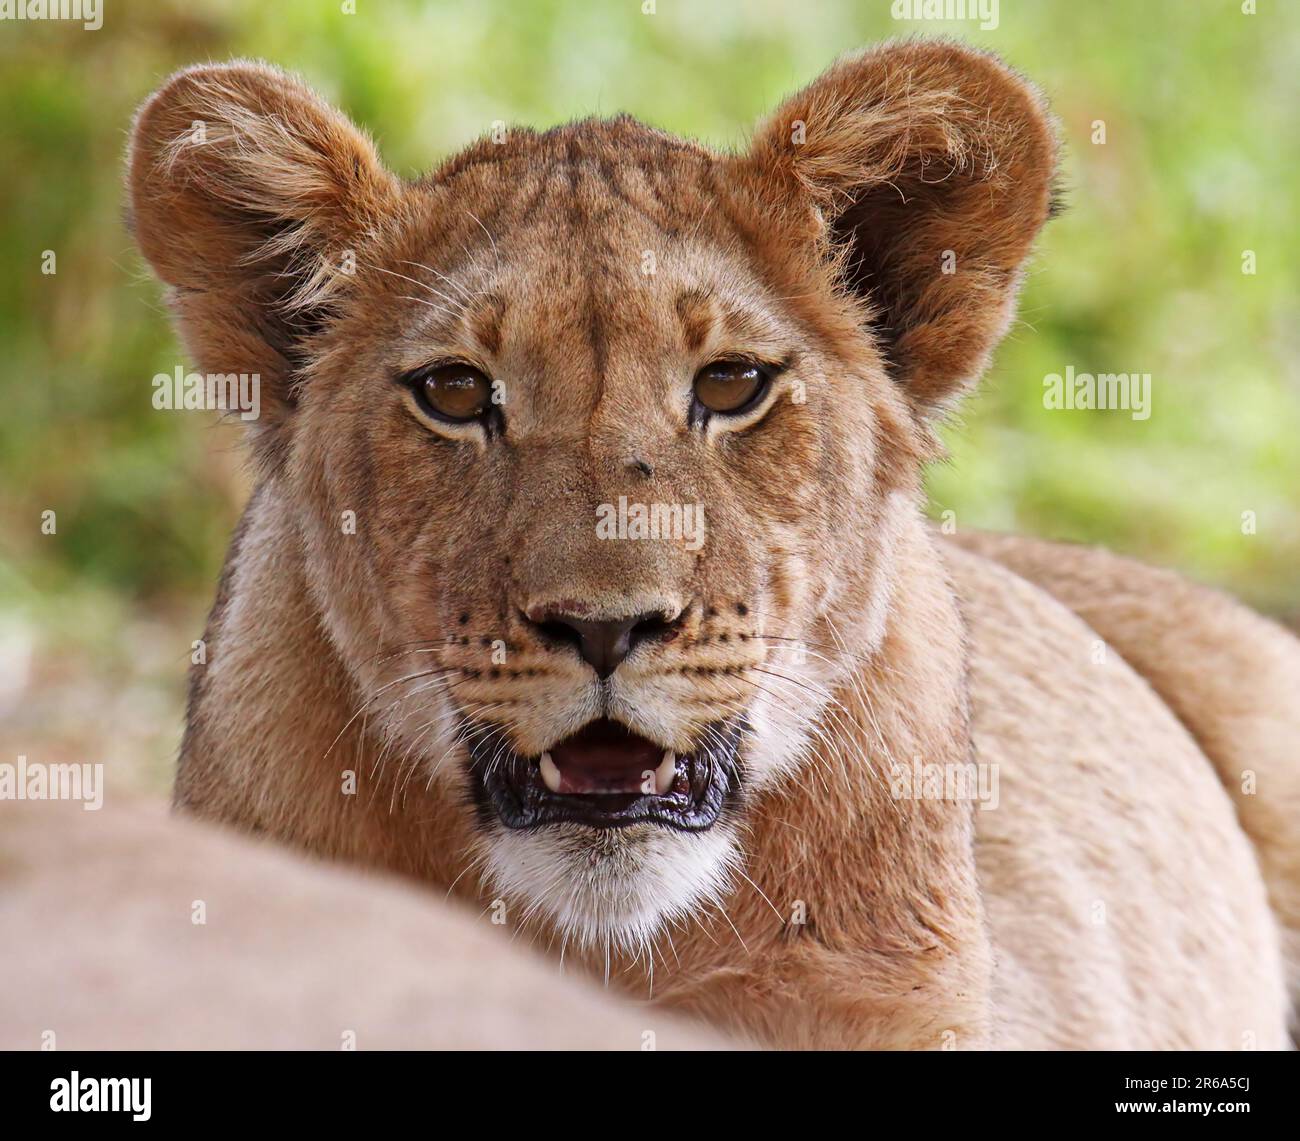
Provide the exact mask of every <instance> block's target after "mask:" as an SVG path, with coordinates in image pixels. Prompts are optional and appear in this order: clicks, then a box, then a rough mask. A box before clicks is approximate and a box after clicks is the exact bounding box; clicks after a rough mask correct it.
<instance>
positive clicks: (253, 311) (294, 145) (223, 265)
mask: <svg viewBox="0 0 1300 1141" xmlns="http://www.w3.org/2000/svg"><path fill="white" fill-rule="evenodd" d="M127 180H128V196H129V218H130V224H131V227H132V229H133V231H134V234H135V238H136V241H137V242H138V243H139V245H140V249H141V250H142V251H143V253H144V256H145V257H146V258H147V259H148V260H149V263H150V265H152V266H153V268H154V270H155V272H156V273H157V274H158V276H159V277H160V278H162V280H163V281H164V282H166V283H167V284H168V285H169V286H171V287H172V288H171V302H172V305H173V309H174V311H175V313H176V316H177V321H178V324H179V327H180V331H181V333H182V335H183V336H184V338H185V341H186V343H187V345H188V346H189V348H190V351H191V352H192V353H193V355H194V357H195V364H196V365H197V367H198V369H199V370H200V371H202V372H212V373H239V372H242V373H249V374H252V373H257V374H259V375H260V377H261V392H262V401H261V403H262V422H261V423H260V424H259V425H258V428H259V435H258V439H257V441H256V442H257V448H258V451H259V456H260V458H264V459H269V458H271V454H273V453H274V452H275V451H276V450H277V448H276V444H275V440H276V438H277V437H278V436H279V435H280V433H279V432H278V431H277V429H278V428H279V427H280V426H281V425H282V423H283V421H284V419H285V416H286V414H287V412H288V410H289V409H290V408H291V407H292V405H293V402H294V389H293V385H294V382H295V377H294V372H295V369H296V368H297V367H298V366H299V365H300V364H301V363H302V360H303V349H304V344H305V341H306V339H307V338H308V337H309V336H310V335H311V333H312V332H314V331H315V330H317V329H318V328H319V327H320V324H321V322H322V320H323V319H324V317H325V316H327V315H328V313H329V311H330V309H331V306H334V305H337V303H338V300H339V296H340V294H341V293H342V292H343V291H345V290H346V287H347V281H348V276H347V270H348V269H349V261H348V259H349V257H350V256H352V257H354V256H355V255H356V251H358V250H359V249H362V248H363V247H364V246H365V244H366V242H367V241H368V240H369V239H370V238H372V237H373V236H374V235H375V233H376V232H377V231H378V230H379V228H380V227H381V226H382V224H383V221H384V219H385V218H387V217H390V216H391V215H392V213H393V211H394V208H395V204H396V202H397V200H398V198H399V196H400V193H401V191H400V182H399V180H398V179H397V178H396V177H395V176H393V175H391V174H389V173H388V172H387V171H386V170H385V169H384V168H383V166H382V165H381V164H380V162H379V159H378V157H377V156H376V154H375V150H374V147H373V146H372V145H371V143H370V141H369V140H368V139H367V138H366V137H365V136H364V135H363V134H362V133H361V132H360V131H358V130H357V128H356V127H354V126H353V125H352V124H351V123H350V122H349V121H348V120H347V118H346V117H344V116H343V115H342V114H341V113H339V112H337V111H335V110H334V109H333V108H331V107H329V106H328V105H327V104H326V103H324V102H323V101H322V100H321V99H319V98H318V97H317V96H316V95H315V94H314V93H313V92H312V91H310V90H309V89H308V88H307V87H306V86H304V85H303V84H302V83H300V82H299V81H298V80H296V79H294V78H292V77H291V76H288V75H286V74H284V73H283V72H280V71H278V70H276V69H275V68H272V67H268V66H266V65H264V64H258V63H249V62H235V63H229V64H214V65H203V66H199V67H193V68H189V69H187V70H185V71H181V72H178V73H177V74H176V75H174V76H172V77H171V78H170V79H169V80H168V81H167V82H166V83H165V84H164V85H163V86H162V87H161V88H160V89H159V90H158V91H157V92H155V93H154V94H153V95H152V96H151V97H150V98H149V99H148V100H147V101H146V102H145V103H144V105H143V106H142V107H141V108H140V111H139V113H138V114H137V115H136V120H135V125H134V128H133V131H132V134H131V144H130V151H129V154H128V159H127Z"/></svg>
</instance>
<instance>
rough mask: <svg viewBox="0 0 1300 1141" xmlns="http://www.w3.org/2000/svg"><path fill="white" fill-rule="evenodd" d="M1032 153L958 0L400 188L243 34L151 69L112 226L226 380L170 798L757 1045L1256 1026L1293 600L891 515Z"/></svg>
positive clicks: (1031, 165) (1209, 1034)
mask: <svg viewBox="0 0 1300 1141" xmlns="http://www.w3.org/2000/svg"><path fill="white" fill-rule="evenodd" d="M1054 167H1055V142H1054V135H1053V130H1052V127H1051V124H1050V120H1049V117H1048V114H1047V112H1046V111H1045V109H1044V107H1043V104H1042V102H1041V100H1040V98H1039V96H1038V95H1037V94H1036V92H1035V91H1034V90H1033V89H1032V88H1031V87H1030V86H1029V85H1028V84H1027V83H1026V82H1025V81H1024V80H1022V79H1021V78H1020V77H1018V76H1017V75H1015V74H1014V73H1013V72H1011V71H1009V70H1008V69H1007V68H1005V67H1004V66H1002V65H1001V64H1000V63H998V62H997V61H995V60H994V59H991V58H990V57H988V56H986V55H983V54H980V53H978V52H975V51H972V50H969V49H966V48H963V47H958V46H955V45H952V44H949V43H941V42H910V43H904V44H893V45H888V46H885V47H882V48H879V49H876V50H872V51H867V52H864V53H861V54H857V55H853V56H850V57H847V58H845V59H843V60H841V61H840V62H839V63H837V64H836V65H835V66H834V67H832V68H831V69H830V71H828V72H827V73H826V74H825V75H824V76H822V77H821V78H820V79H818V80H817V81H816V82H815V83H813V84H812V85H811V86H810V87H808V88H807V89H805V90H804V91H802V92H801V93H799V94H797V95H795V96H793V97H792V98H791V99H789V100H788V101H787V102H786V103H784V104H783V105H782V106H781V107H780V108H779V109H778V110H777V111H776V112H775V114H774V115H772V117H771V118H770V119H768V120H767V121H766V122H765V123H763V124H762V125H760V127H759V128H758V129H757V131H756V134H755V136H754V140H753V142H752V145H751V146H750V147H749V149H748V150H746V151H745V152H744V153H741V154H724V153H718V152H715V151H712V150H709V149H706V148H705V147H703V146H700V145H697V144H695V143H692V142H687V141H683V140H680V139H676V138H673V137H671V136H668V135H665V134H662V133H661V132H659V131H656V130H653V129H651V128H649V127H646V126H643V125H641V124H640V123H637V122H635V121H633V120H631V119H629V118H625V117H620V118H615V119H611V120H585V121H582V122H577V123H572V124H569V125H567V126H564V127H559V128H556V129H554V130H550V131H547V132H545V133H542V134H537V133H534V132H532V131H529V130H525V129H512V130H511V131H509V132H508V133H507V134H506V135H505V137H504V138H494V139H485V140H482V141H480V142H478V143H475V144H474V145H472V146H470V147H469V148H468V149H466V150H465V151H463V152H462V153H460V154H459V155H457V156H455V157H454V158H451V159H449V160H447V161H446V162H444V163H443V164H442V165H441V166H440V167H439V168H438V169H436V170H435V171H433V173H431V174H430V175H428V176H427V177H425V178H422V179H419V180H417V181H414V182H405V181H402V180H400V179H398V178H397V177H395V176H394V175H392V174H390V173H389V172H388V171H386V170H385V169H384V168H383V166H382V165H381V164H380V162H379V160H378V159H377V157H376V154H375V151H374V149H373V147H372V145H371V144H370V142H369V141H368V140H367V139H366V137H365V136H364V135H362V134H361V133H359V132H358V131H357V130H356V129H355V128H354V127H353V126H351V125H350V124H349V123H348V122H347V120H346V119H345V118H343V117H342V116H341V115H340V114H338V113H337V112H335V111H334V110H332V109H331V108H329V107H327V106H326V105H324V104H323V103H322V102H321V101H320V100H319V99H317V98H316V97H315V96H314V95H313V94H312V93H311V92H310V91H308V90H307V89H306V88H305V87H303V86H302V85H301V84H300V83H299V82H297V81H296V80H294V79H292V78H290V77H288V76H286V75H284V74H282V73H280V72H279V71H276V70H274V69H272V68H269V67H266V66H263V65H260V64H253V63H233V64H229V65H224V66H201V67H196V68H193V69H190V70H188V71H183V72H181V73H180V74H178V75H176V76H175V77H173V78H172V79H171V80H170V81H169V82H168V83H167V84H166V85H165V86H164V87H163V88H162V89H161V90H160V91H159V92H158V93H157V94H155V95H154V96H153V97H152V98H151V99H150V100H149V101H148V102H147V103H146V104H145V105H144V107H143V108H142V109H141V111H140V114H139V117H138V119H137V122H136V124H135V129H134V136H133V139H132V144H131V153H130V158H129V183H130V198H131V211H132V217H133V224H134V228H135V233H136V235H137V237H138V240H139V243H140V246H141V248H142V249H143V251H144V253H145V255H146V257H147V258H148V259H149V261H150V262H151V264H152V265H153V267H154V269H155V270H156V271H157V273H158V274H159V276H160V277H161V278H162V279H163V280H164V281H165V282H166V283H167V284H168V285H169V286H170V287H171V291H170V292H171V301H172V304H173V306H174V308H175V311H176V314H177V321H178V324H179V327H180V329H181V331H182V333H183V334H184V336H185V339H186V341H187V344H188V345H189V348H190V350H191V352H192V353H193V355H194V357H195V358H196V360H197V361H198V363H199V367H200V368H201V369H203V370H205V371H206V370H210V371H214V372H220V373H231V372H234V373H248V374H257V376H258V377H259V378H260V383H261V386H262V391H261V403H262V415H261V418H260V419H259V420H258V421H257V422H256V423H255V425H254V431H253V433H252V441H251V445H252V451H253V455H254V457H255V461H256V466H257V473H258V484H257V490H256V492H255V494H254V496H253V498H252V501H251V503H250V504H249V506H248V509H247V511H246V512H245V515H244V518H243V521H242V522H241V524H240V526H239V530H238V533H237V535H236V537H235V540H234V542H233V544H232V547H231V551H230V555H229V558H228V560H227V563H226V568H225V571H224V573H223V575H222V579H221V585H220V589H219V591H218V596H217V602H216V605H215V607H214V609H213V612H212V616H211V620H210V624H209V627H208V630H207V634H206V642H207V646H208V656H207V664H206V665H203V666H199V667H197V668H196V669H195V670H194V673H193V676H192V679H191V690H190V703H189V715H188V723H187V727H186V734H185V740H184V744H183V746H182V749H181V758H180V771H179V774H178V778H177V786H176V803H177V805H178V806H179V807H180V808H182V809H184V810H186V811H188V812H192V813H196V814H198V815H200V816H203V817H207V818H211V819H215V820H220V821H227V822H229V823H231V824H233V825H236V826H238V827H240V828H243V829H247V830H256V831H261V832H266V833H270V834H272V835H274V836H276V837H279V838H282V839H283V840H285V841H288V842H290V843H292V844H294V845H298V846H300V847H302V848H305V849H308V850H310V851H313V852H316V853H320V854H325V855H329V856H333V857H337V858H339V859H343V860H348V861H354V862H358V863H362V864H367V865H373V866H380V867H384V868H388V869H391V870H396V871H398V872H401V873H405V874H408V875H411V876H415V877H419V878H421V879H424V880H427V881H429V882H431V883H434V884H437V885H440V886H443V887H446V886H448V885H450V886H452V887H454V889H455V891H456V892H457V893H459V894H462V895H464V896H467V897H470V898H476V899H478V900H479V901H481V904H482V905H484V906H486V905H490V904H492V903H493V902H494V901H495V902H496V904H497V909H498V910H501V909H504V912H505V914H506V915H507V916H508V918H509V920H510V923H511V924H512V925H513V926H514V927H515V928H517V929H522V930H524V931H526V932H527V933H528V935H529V936H531V937H533V938H539V939H541V941H542V942H543V944H544V945H554V947H555V949H556V951H557V952H559V953H561V954H563V953H564V951H565V949H566V948H567V951H568V955H569V958H570V959H572V958H575V957H576V958H580V959H581V960H583V961H584V962H586V963H588V964H589V965H590V966H591V967H592V968H593V969H595V970H596V971H599V972H604V973H605V974H606V976H607V977H613V978H615V979H617V980H618V981H619V982H620V983H622V984H624V985H626V986H628V987H630V988H633V989H635V990H637V991H638V992H640V993H641V994H643V995H644V994H646V993H652V994H653V997H654V998H655V999H656V1000H661V1001H663V1002H666V1003H670V1004H673V1005H675V1006H678V1007H681V1008H685V1009H687V1010H689V1011H692V1012H694V1013H695V1014H697V1015H700V1016H702V1017H704V1018H705V1019H706V1020H709V1021H711V1022H712V1023H714V1024H715V1025H718V1026H723V1027H726V1028H727V1029H729V1030H732V1031H735V1032H739V1033H740V1034H741V1035H742V1036H746V1037H749V1038H753V1039H757V1040H759V1041H765V1042H769V1043H774V1044H778V1045H783V1046H817V1047H839V1046H853V1047H916V1048H926V1047H953V1046H955V1047H960V1048H965V1047H980V1046H999V1047H1010V1046H1016V1047H1047V1046H1075V1047H1092V1048H1133V1047H1218V1048H1239V1047H1243V1046H1250V1045H1257V1046H1260V1047H1281V1046H1283V1045H1284V1044H1285V1043H1286V1040H1287V1039H1286V1020H1287V1010H1288V998H1287V993H1286V985H1285V981H1284V969H1283V964H1282V953H1281V938H1280V928H1281V927H1285V930H1286V932H1287V933H1288V938H1289V939H1290V940H1292V942H1293V943H1294V939H1295V937H1296V933H1297V931H1300V907H1298V906H1297V900H1298V899H1300V869H1297V855H1296V853H1297V847H1298V846H1297V832H1296V825H1295V823H1294V822H1295V820H1296V819H1297V817H1298V815H1300V813H1297V811H1296V809H1297V808H1300V803H1298V800H1300V778H1298V777H1297V774H1296V772H1295V765H1294V751H1295V743H1296V741H1297V739H1298V736H1297V734H1298V733H1300V712H1297V709H1296V703H1295V702H1294V696H1295V693H1296V691H1297V685H1300V646H1297V644H1296V643H1295V642H1294V640H1292V639H1291V638H1290V637H1289V636H1288V635H1285V634H1283V633H1282V632H1280V631H1278V630H1276V629H1274V628H1272V627H1270V626H1268V625H1267V624H1266V623H1264V622H1263V621H1262V620H1257V619H1255V618H1254V617H1253V616H1249V615H1245V614H1243V613H1242V612H1241V611H1240V610H1239V609H1235V608H1233V604H1231V603H1228V602H1226V601H1222V600H1219V599H1217V596H1210V597H1211V598H1213V601H1209V600H1208V599H1204V598H1202V601H1201V602H1196V601H1192V602H1186V601H1177V600H1175V599H1173V598H1172V597H1171V593H1172V592H1171V591H1170V590H1167V586H1168V584H1167V582H1166V580H1165V579H1163V578H1161V577H1159V572H1154V571H1145V570H1141V569H1132V568H1129V569H1125V570H1123V571H1122V573H1121V572H1120V571H1117V570H1116V567H1115V563H1114V560H1109V558H1108V556H1105V555H1101V554H1097V555H1093V554H1091V553H1088V552H1080V553H1076V552H1073V551H1071V550H1069V549H1062V548H1047V549H1044V548H1042V547H1041V546H1035V545H1032V544H1021V543H1019V542H1018V541H1016V540H1011V539H1008V540H993V539H991V538H984V539H982V538H981V537H963V541H962V542H961V543H960V544H953V543H950V542H948V541H947V540H945V539H943V538H941V537H940V536H937V535H936V534H935V533H934V532H933V531H932V530H931V529H930V528H929V527H928V526H927V525H926V523H925V522H924V520H923V515H922V491H921V480H920V472H921V468H922V465H923V464H924V463H925V462H926V461H927V460H929V459H932V458H933V457H935V456H936V455H937V454H938V451H939V447H938V444H937V442H936V438H935V435H934V426H935V424H936V422H937V421H938V420H939V418H940V417H941V416H942V414H943V413H944V411H945V410H946V409H948V408H949V407H950V406H951V405H952V404H953V402H954V401H955V400H956V399H957V398H958V397H959V395H960V394H961V393H962V392H963V390H964V389H965V388H966V387H967V386H968V384H969V383H970V381H971V380H972V379H973V378H975V377H976V376H978V374H979V373H980V372H981V371H982V369H983V368H984V366H985V364H986V362H987V360H988V357H989V354H990V352H991V351H992V349H993V347H994V345H995V344H996V342H997V341H998V339H999V338H1000V336H1001V335H1002V333H1003V332H1004V330H1005V329H1006V327H1007V324H1008V322H1009V320H1010V319H1011V314H1012V311H1013V306H1014V301H1015V295H1016V291H1017V287H1018V285H1019V281H1020V277H1021V273H1022V266H1023V264H1024V262H1025V259H1026V257H1027V255H1028V253H1029V250H1030V246H1031V242H1032V240H1033V238H1034V236H1035V234H1036V233H1037V231H1038V229H1039V228H1040V227H1041V226H1042V224H1043V223H1044V222H1045V221H1046V220H1047V218H1048V217H1049V215H1050V213H1051V209H1052V182H1053V172H1054ZM688 520H689V521H690V522H691V523H692V527H689V528H688V527H687V526H684V524H685V522H686V521H688ZM688 531H690V533H687V532H688ZM701 539H702V541H697V540H701ZM1120 583H1123V589H1124V590H1125V591H1126V592H1127V597H1128V598H1129V600H1130V601H1132V600H1133V599H1134V598H1135V597H1136V598H1137V599H1139V600H1140V605H1131V606H1129V607H1127V608H1124V607H1119V608H1109V609H1108V608H1107V607H1106V605H1105V604H1104V602H1102V603H1101V604H1096V603H1097V598H1098V594H1099V593H1100V594H1102V595H1103V596H1105V595H1107V594H1109V593H1110V592H1111V591H1113V590H1114V589H1115V588H1116V587H1117V585H1118V584H1120ZM1038 584H1041V585H1038ZM1088 584H1091V585H1088ZM1147 584H1151V585H1150V587H1149V589H1148V585H1147ZM1177 589H1178V590H1180V591H1184V592H1186V593H1187V595H1189V596H1190V595H1191V593H1192V592H1194V589H1195V588H1191V587H1184V586H1182V585H1181V584H1180V585H1179V586H1178V588H1177ZM1195 597H1196V598H1201V596H1200V595H1196V596H1195ZM1225 609H1227V610H1231V612H1232V614H1235V615H1236V616H1237V619H1236V621H1237V623H1238V625H1237V627H1236V628H1234V626H1233V623H1232V620H1231V618H1230V619H1228V620H1225V619H1224V618H1223V611H1224V610H1225ZM1248 630H1252V631H1254V633H1253V634H1249V633H1247V631H1248ZM1248 636H1250V637H1253V636H1258V638H1259V639H1260V640H1261V643H1262V644H1263V643H1266V644H1267V650H1268V652H1267V653H1260V654H1258V655H1257V656H1256V655H1251V654H1244V655H1242V657H1244V658H1246V659H1247V660H1245V661H1243V662H1241V663H1239V664H1238V663H1236V662H1232V663H1231V666H1232V667H1233V668H1231V669H1230V671H1229V672H1227V673H1222V672H1218V671H1215V672H1214V676H1213V677H1212V678H1206V677H1204V676H1202V674H1201V673H1199V672H1198V670H1197V668H1196V665H1195V659H1194V658H1193V657H1192V656H1191V652H1192V651H1195V652H1197V653H1200V652H1201V651H1204V652H1205V654H1206V655H1207V657H1206V661H1207V662H1208V663H1209V667H1210V669H1211V670H1215V667H1217V666H1218V665H1220V664H1224V663H1225V662H1227V661H1228V654H1227V652H1226V651H1224V650H1223V649H1222V646H1223V644H1224V643H1230V642H1233V641H1234V640H1237V639H1240V638H1243V637H1248ZM1102 639H1105V640H1106V641H1107V642H1109V643H1110V647H1107V646H1106V645H1105V644H1104V643H1103V641H1102ZM1099 648H1100V649H1099ZM1185 655H1186V656H1185ZM1288 694H1289V695H1290V698H1291V699H1292V700H1291V701H1290V703H1289V704H1284V701H1285V699H1286V697H1287V695H1288ZM1216 766H1217V768H1218V770H1219V773H1218V774H1216ZM1246 769H1248V770H1250V771H1251V773H1252V774H1254V775H1255V776H1256V777H1257V791H1256V792H1255V793H1254V795H1253V796H1245V795H1242V796H1240V797H1238V808H1237V809H1236V810H1234V805H1233V798H1232V797H1231V796H1230V795H1229V793H1228V791H1225V783H1226V785H1227V786H1228V788H1230V789H1231V790H1232V791H1233V795H1234V796H1235V795H1236V794H1237V791H1238V790H1239V789H1242V788H1247V787H1254V786H1251V785H1248V784H1243V770H1246ZM1220 776H1222V778H1223V782H1224V783H1221V781H1220ZM1252 838H1253V840H1254V841H1255V843H1256V844H1257V845H1258V851H1257V850H1256V848H1255V846H1254V845H1252V842H1251V840H1252ZM1270 894H1271V897H1272V906H1270V901H1269V896H1270ZM1279 917H1280V919H1281V920H1282V923H1281V924H1280V923H1279Z"/></svg>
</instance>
